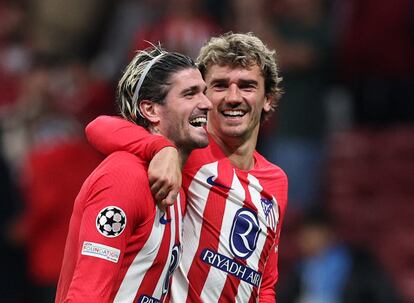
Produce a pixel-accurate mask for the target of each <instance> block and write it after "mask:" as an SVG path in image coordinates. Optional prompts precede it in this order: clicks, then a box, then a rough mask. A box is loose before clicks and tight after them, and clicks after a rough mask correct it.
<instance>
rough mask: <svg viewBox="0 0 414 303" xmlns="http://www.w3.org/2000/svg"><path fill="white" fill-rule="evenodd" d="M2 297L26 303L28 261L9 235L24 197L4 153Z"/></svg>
mask: <svg viewBox="0 0 414 303" xmlns="http://www.w3.org/2000/svg"><path fill="white" fill-rule="evenodd" d="M0 196H1V200H2V203H1V204H0V252H1V253H0V268H1V269H2V273H3V274H2V275H1V276H0V297H1V302H3V303H17V302H24V299H25V298H24V288H25V286H26V280H25V259H24V251H23V250H22V249H21V247H18V246H15V245H14V244H13V242H12V241H11V239H10V237H9V234H8V231H9V230H10V228H11V225H12V221H13V218H14V217H15V216H16V214H17V212H18V211H19V207H20V203H19V202H20V199H19V198H20V197H19V194H18V190H17V185H16V184H15V179H14V178H13V175H12V172H11V170H10V167H9V166H8V164H7V163H6V161H5V160H4V159H3V156H2V154H1V153H0Z"/></svg>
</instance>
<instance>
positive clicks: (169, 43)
mask: <svg viewBox="0 0 414 303" xmlns="http://www.w3.org/2000/svg"><path fill="white" fill-rule="evenodd" d="M162 5H163V10H164V16H163V17H162V18H161V19H160V20H157V21H156V22H155V23H152V24H148V26H147V27H144V28H140V29H137V32H136V34H135V42H134V44H133V50H135V49H144V48H146V47H148V42H146V41H149V42H152V43H155V44H156V43H157V42H158V41H160V42H162V44H163V46H164V47H165V48H166V49H167V50H169V51H177V52H180V53H183V54H186V55H188V56H191V57H195V56H197V55H198V53H199V50H200V48H201V46H202V45H203V44H204V43H205V42H206V41H207V40H208V39H209V38H210V37H211V36H213V35H215V34H217V33H218V31H219V28H218V25H217V24H216V23H215V22H214V19H212V18H210V17H209V16H208V15H207V13H206V10H203V5H204V1H202V0H166V1H164V2H163V3H162Z"/></svg>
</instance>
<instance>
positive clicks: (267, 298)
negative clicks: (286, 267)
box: [259, 246, 278, 303]
mask: <svg viewBox="0 0 414 303" xmlns="http://www.w3.org/2000/svg"><path fill="white" fill-rule="evenodd" d="M277 259H278V254H277V246H275V247H272V252H271V253H270V256H269V258H268V260H267V263H266V267H265V269H264V275H263V280H262V284H261V285H260V289H259V302H260V303H275V302H276V291H275V287H276V282H277V279H278V270H277Z"/></svg>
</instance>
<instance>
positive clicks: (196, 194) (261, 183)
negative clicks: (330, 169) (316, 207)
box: [87, 116, 288, 303]
mask: <svg viewBox="0 0 414 303" xmlns="http://www.w3.org/2000/svg"><path fill="white" fill-rule="evenodd" d="M108 134H117V135H116V136H109V135H108ZM87 135H88V139H89V141H90V142H91V143H92V144H93V145H94V146H97V145H99V150H100V151H101V152H104V153H108V152H113V151H114V150H127V151H129V152H132V153H134V154H140V155H143V157H146V156H147V155H148V153H142V150H143V149H148V148H149V146H151V144H150V143H149V142H150V141H151V140H154V142H155V141H156V140H159V139H158V138H159V136H154V135H151V134H149V133H148V132H147V131H146V130H145V129H143V128H142V127H138V126H137V125H135V124H133V123H130V122H128V121H126V120H122V119H117V118H113V117H108V116H101V117H99V118H97V119H95V120H94V121H93V122H91V123H90V124H89V126H88V129H87ZM157 137H158V138H157ZM151 138H153V139H151ZM160 144H161V143H158V144H157V146H156V148H160ZM254 159H255V165H254V167H253V168H252V169H251V170H240V169H237V168H236V167H234V166H233V165H232V164H231V162H230V160H229V159H228V158H227V157H226V156H225V155H224V154H223V152H222V151H221V150H220V147H219V146H218V145H217V144H216V143H215V141H214V139H213V138H212V137H210V144H209V146H208V147H206V148H203V149H196V150H194V151H193V152H192V153H191V155H190V157H189V158H188V160H187V162H186V165H185V167H184V170H183V189H184V191H185V194H186V197H187V210H186V214H185V216H184V222H183V224H184V232H183V238H182V245H183V252H182V258H181V262H180V264H179V267H178V269H177V270H176V271H175V272H174V274H173V279H172V287H171V292H170V298H169V299H170V300H171V301H172V302H174V303H183V302H189V303H190V302H191V303H193V302H208V303H214V302H260V303H265V302H275V301H276V299H275V284H276V281H277V278H278V271H277V259H278V245H279V238H280V231H281V225H282V221H283V217H284V214H285V211H286V206H287V189H288V188H287V177H286V174H285V173H284V172H283V171H282V170H281V169H280V168H279V167H277V166H276V165H274V164H272V163H270V162H268V161H267V160H266V159H265V158H264V157H263V156H261V155H260V154H259V153H258V152H255V153H254ZM145 160H149V159H148V158H145Z"/></svg>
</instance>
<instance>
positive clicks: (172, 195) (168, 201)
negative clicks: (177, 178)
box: [162, 190, 178, 206]
mask: <svg viewBox="0 0 414 303" xmlns="http://www.w3.org/2000/svg"><path fill="white" fill-rule="evenodd" d="M177 195H178V193H177V192H175V191H173V190H171V191H170V192H169V193H168V195H167V196H166V198H165V199H164V200H163V201H162V203H164V204H165V205H166V206H170V205H173V204H174V203H175V201H176V200H177Z"/></svg>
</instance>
